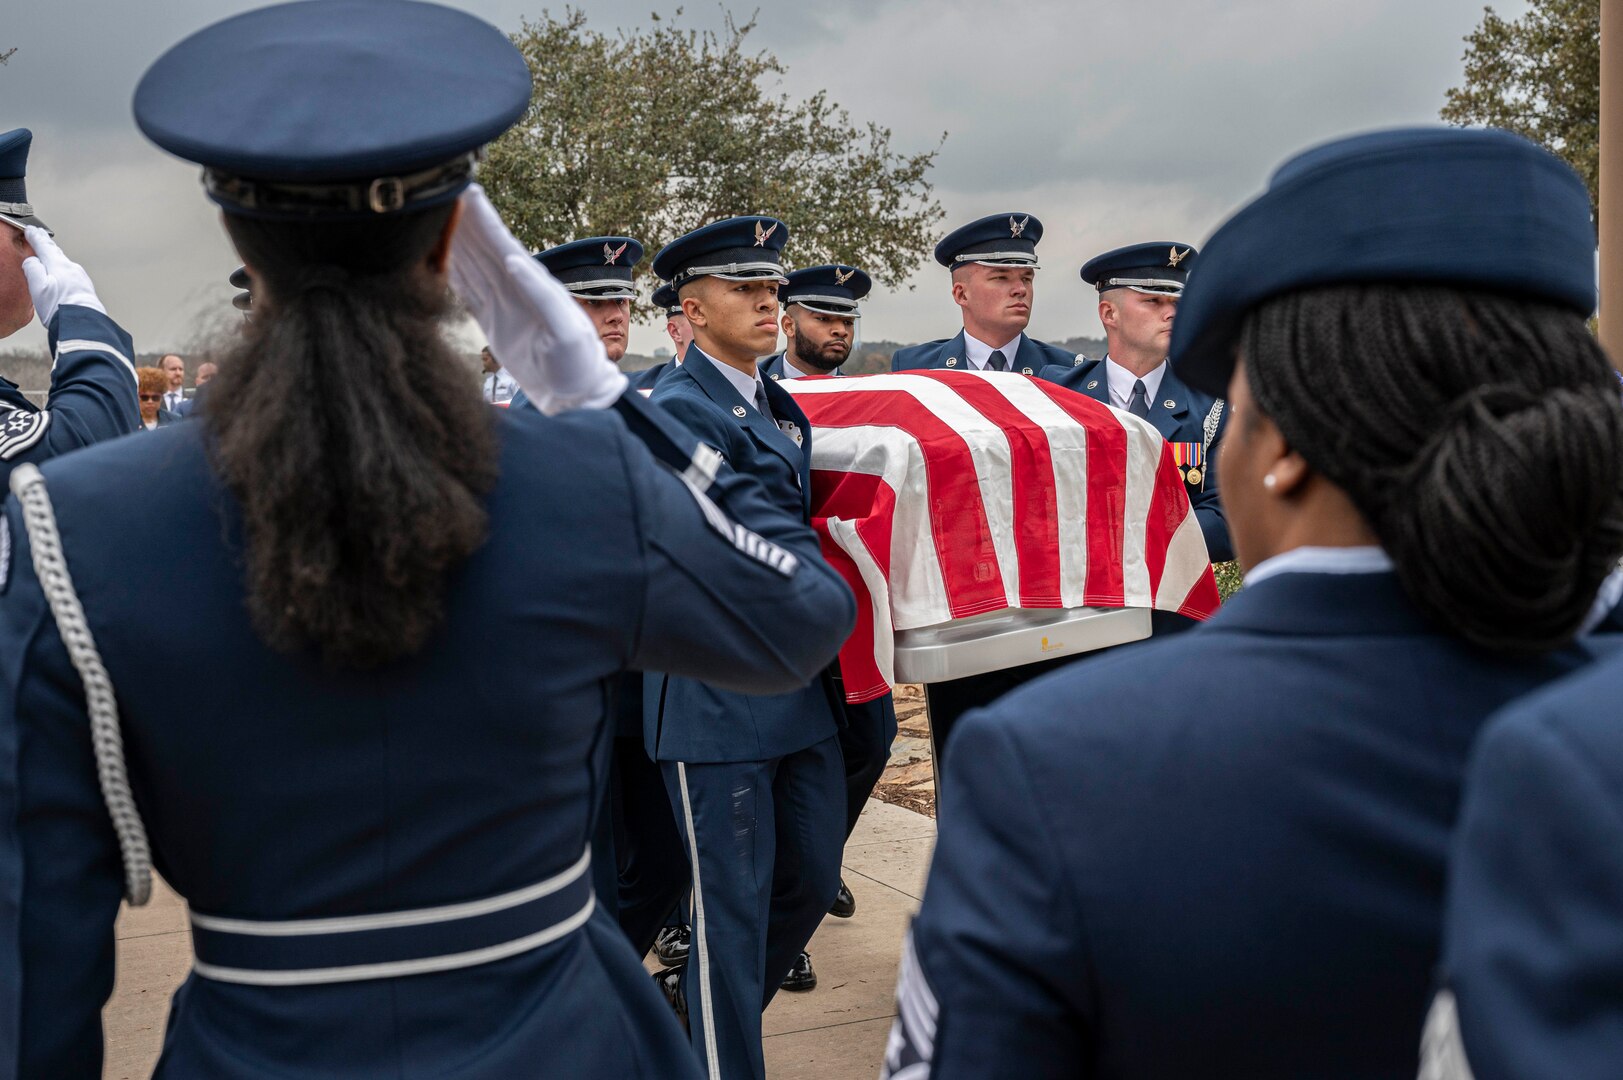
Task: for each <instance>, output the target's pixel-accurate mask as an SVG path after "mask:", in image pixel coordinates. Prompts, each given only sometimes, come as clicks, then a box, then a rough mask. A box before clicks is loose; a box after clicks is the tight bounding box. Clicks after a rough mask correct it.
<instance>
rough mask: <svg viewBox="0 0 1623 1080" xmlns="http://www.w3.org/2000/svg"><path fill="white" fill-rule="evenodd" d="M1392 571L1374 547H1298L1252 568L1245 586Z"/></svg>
mask: <svg viewBox="0 0 1623 1080" xmlns="http://www.w3.org/2000/svg"><path fill="white" fill-rule="evenodd" d="M1391 569H1392V557H1391V556H1390V555H1388V554H1387V553H1386V552H1385V551H1384V550H1382V549H1381V548H1378V547H1374V546H1363V547H1299V548H1292V549H1291V550H1289V551H1282V552H1280V553H1279V554H1278V555H1275V556H1274V557H1273V558H1271V559H1264V560H1263V561H1262V562H1260V563H1258V564H1257V565H1256V566H1253V567H1252V568H1251V572H1250V573H1248V574H1246V575H1245V583H1246V584H1247V585H1255V584H1257V582H1259V581H1267V580H1268V579H1269V578H1271V577H1277V576H1278V575H1280V574H1384V573H1388V572H1390V571H1391Z"/></svg>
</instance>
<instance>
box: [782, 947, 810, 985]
mask: <svg viewBox="0 0 1623 1080" xmlns="http://www.w3.org/2000/svg"><path fill="white" fill-rule="evenodd" d="M783 988H784V989H785V990H795V991H800V990H815V989H817V972H815V971H813V970H812V966H811V954H810V953H801V954H800V955H799V956H798V957H796V958H795V966H794V967H792V968H790V969H789V974H787V975H785V976H784V977H783Z"/></svg>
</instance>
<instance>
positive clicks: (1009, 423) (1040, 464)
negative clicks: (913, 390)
mask: <svg viewBox="0 0 1623 1080" xmlns="http://www.w3.org/2000/svg"><path fill="white" fill-rule="evenodd" d="M949 385H950V386H951V387H952V388H953V389H954V390H956V391H957V392H958V396H959V397H961V398H963V399H964V401H965V402H967V403H968V404H969V405H970V406H971V407H972V408H974V410H975V411H976V412H978V413H980V414H981V415H982V416H984V417H986V418H987V419H988V420H990V421H992V423H994V424H996V425H997V426H998V427H999V428H1001V429H1002V430H1003V435H1004V437H1005V438H1006V439H1008V442H1009V473H1010V475H1011V477H1012V478H1013V487H1014V490H1013V496H1014V498H1013V503H1014V544H1015V555H1016V558H1017V560H1018V561H1017V563H1016V565H1017V566H1018V567H1019V569H1020V605H1019V606H1020V607H1023V608H1057V607H1060V606H1062V605H1063V603H1064V585H1063V582H1062V581H1061V580H1060V562H1059V506H1058V504H1057V499H1056V496H1055V494H1054V457H1053V454H1052V452H1051V451H1050V450H1049V446H1048V434H1047V432H1045V431H1043V429H1042V427H1041V425H1039V424H1037V423H1036V422H1034V421H1033V420H1032V419H1031V417H1029V416H1027V415H1026V414H1025V413H1023V412H1021V411H1020V410H1019V408H1017V407H1016V406H1015V405H1014V403H1013V402H1011V401H1010V400H1009V399H1008V398H1006V397H1004V396H1003V395H1002V394H1000V393H998V391H997V390H995V389H993V388H992V387H991V386H990V385H988V384H987V382H986V381H985V380H984V379H955V380H953V382H951V383H950V384H949Z"/></svg>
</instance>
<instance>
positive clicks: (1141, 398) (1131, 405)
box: [1127, 379, 1150, 420]
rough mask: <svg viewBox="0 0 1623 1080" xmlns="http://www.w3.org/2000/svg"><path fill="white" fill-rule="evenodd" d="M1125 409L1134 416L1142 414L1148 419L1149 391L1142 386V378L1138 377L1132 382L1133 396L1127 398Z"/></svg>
mask: <svg viewBox="0 0 1623 1080" xmlns="http://www.w3.org/2000/svg"><path fill="white" fill-rule="evenodd" d="M1127 411H1128V412H1130V413H1132V414H1133V415H1134V416H1142V417H1143V418H1144V419H1146V420H1148V419H1149V417H1150V393H1149V391H1148V390H1146V389H1145V388H1144V380H1143V379H1138V380H1136V381H1134V383H1133V396H1132V397H1130V398H1128V399H1127Z"/></svg>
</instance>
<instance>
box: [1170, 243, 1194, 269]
mask: <svg viewBox="0 0 1623 1080" xmlns="http://www.w3.org/2000/svg"><path fill="white" fill-rule="evenodd" d="M1188 254H1189V249H1188V248H1184V249H1183V250H1182V251H1179V250H1178V245H1177V244H1173V245H1172V253H1171V254H1170V255H1168V256H1167V265H1168V266H1177V265H1178V264H1179V263H1181V262H1183V260H1184V256H1186V255H1188Z"/></svg>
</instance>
